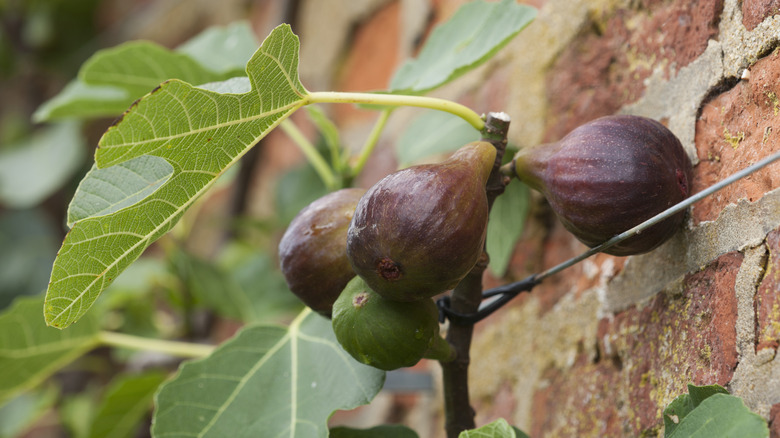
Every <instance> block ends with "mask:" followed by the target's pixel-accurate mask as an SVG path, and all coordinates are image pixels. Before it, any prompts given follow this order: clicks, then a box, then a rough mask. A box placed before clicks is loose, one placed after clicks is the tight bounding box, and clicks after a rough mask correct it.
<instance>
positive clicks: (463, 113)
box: [305, 91, 485, 131]
mask: <svg viewBox="0 0 780 438" xmlns="http://www.w3.org/2000/svg"><path fill="white" fill-rule="evenodd" d="M305 100H306V102H305V104H312V103H353V104H365V105H383V106H415V107H420V108H429V109H435V110H439V111H445V112H448V113H451V114H454V115H456V116H458V117H460V118H462V119H463V120H465V121H467V122H468V123H469V124H470V125H471V126H473V127H474V129H476V130H478V131H482V129H483V128H484V127H485V121H484V120H483V119H482V116H480V115H479V114H477V113H476V112H474V111H473V110H472V109H471V108H469V107H467V106H465V105H461V104H459V103H456V102H452V101H450V100H446V99H439V98H436V97H428V96H409V95H403V94H378V93H348V92H339V91H319V92H313V93H309V94H308V95H306V97H305Z"/></svg>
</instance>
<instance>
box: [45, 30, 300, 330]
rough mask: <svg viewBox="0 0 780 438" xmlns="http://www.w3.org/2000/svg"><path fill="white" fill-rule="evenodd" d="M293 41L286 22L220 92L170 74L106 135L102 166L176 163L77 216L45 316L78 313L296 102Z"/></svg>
mask: <svg viewBox="0 0 780 438" xmlns="http://www.w3.org/2000/svg"><path fill="white" fill-rule="evenodd" d="M298 45H299V43H298V38H297V37H296V36H295V35H294V34H293V33H292V32H291V31H290V28H289V26H287V25H282V26H279V27H277V28H276V29H275V30H274V31H273V32H272V33H271V35H269V37H268V38H267V39H266V40H265V42H264V43H263V45H262V46H261V47H260V49H258V51H257V53H256V54H255V56H254V57H253V58H252V59H251V60H250V61H249V63H248V64H247V72H248V73H249V77H250V82H251V83H252V91H251V92H248V93H246V94H242V95H222V94H219V93H215V92H211V91H206V90H203V89H198V88H195V87H193V86H191V85H189V84H187V83H185V82H182V81H179V80H170V81H168V82H166V83H164V84H163V85H161V86H160V88H159V89H157V90H156V91H155V92H154V93H152V94H150V95H148V96H147V97H146V98H144V99H141V100H140V101H139V102H138V103H137V104H136V105H134V106H133V108H132V109H131V110H129V111H128V112H127V113H126V114H125V115H124V117H123V118H122V120H121V121H119V122H118V123H117V124H116V125H114V126H113V127H111V128H110V129H109V130H108V131H107V132H106V133H105V134H104V135H103V138H102V139H101V140H100V144H99V149H98V151H97V152H96V154H95V161H96V164H97V167H98V168H104V167H109V166H112V165H115V164H120V163H122V162H125V161H127V160H130V159H132V158H136V157H140V156H143V155H153V156H158V157H161V158H164V159H166V160H167V161H168V162H169V163H170V164H171V165H172V166H173V168H174V172H173V174H172V175H171V177H170V178H169V179H168V181H167V182H166V183H165V184H163V185H162V186H161V187H160V188H159V189H157V191H155V192H154V193H153V194H151V195H149V196H148V197H147V198H145V199H143V200H142V201H140V202H139V203H137V204H135V205H133V206H131V207H127V208H125V209H123V210H120V211H118V212H115V213H113V214H110V215H105V216H100V217H98V218H87V219H84V220H81V221H79V222H76V223H75V224H74V226H73V229H72V230H71V232H70V233H69V234H68V236H67V237H66V239H65V241H64V242H63V244H62V248H61V249H60V253H59V255H58V256H57V259H56V260H55V262H54V267H53V268H52V277H51V281H50V286H49V290H48V291H47V295H46V304H45V310H44V315H45V317H46V322H47V324H49V325H51V326H54V327H60V328H64V327H67V326H68V325H70V324H72V323H73V322H75V321H77V320H78V319H79V318H80V317H81V316H82V315H83V314H84V313H85V312H86V311H87V309H89V307H90V306H91V305H92V303H94V301H95V300H96V299H97V297H98V295H99V294H100V293H101V292H102V291H103V289H105V287H106V286H108V285H109V284H110V283H111V281H113V279H114V278H116V276H117V275H119V273H120V272H122V271H123V270H124V269H125V268H126V267H127V266H128V265H129V264H130V263H132V262H133V261H134V260H135V259H137V258H138V257H139V256H140V255H141V253H142V252H143V251H144V249H146V247H148V246H149V245H150V244H151V243H152V242H154V241H155V240H157V239H158V238H159V237H160V236H162V235H163V234H165V233H166V232H167V231H169V230H170V229H171V228H172V227H173V226H174V225H175V224H176V222H177V221H178V220H179V218H181V215H182V214H183V213H184V211H186V210H187V209H188V208H189V207H190V206H191V205H192V203H193V202H194V201H195V200H196V199H197V198H198V197H199V196H200V195H201V194H203V193H204V192H205V191H206V190H208V188H209V187H210V186H211V185H212V184H213V183H214V181H215V180H216V178H217V177H219V176H220V175H221V174H222V173H224V172H225V171H226V170H227V168H228V167H230V166H231V165H233V164H234V163H235V162H236V161H237V160H238V159H239V158H240V157H241V156H242V155H244V154H245V153H246V152H247V151H248V150H249V148H251V147H252V146H253V145H254V144H255V143H256V142H257V141H258V140H260V139H261V138H262V137H264V136H265V135H266V134H267V133H268V132H270V131H271V130H272V129H273V128H274V127H276V125H277V124H278V123H279V122H281V121H282V120H283V119H284V118H286V117H287V116H289V115H290V114H291V113H292V112H294V111H295V110H296V109H298V108H299V107H300V106H301V105H302V101H303V96H305V95H306V90H305V89H304V88H303V85H301V83H300V81H299V80H298V73H297V66H298ZM160 108H169V109H170V110H169V111H167V112H166V111H162V112H161V111H159V109H160ZM173 108H175V109H176V110H175V111H174V110H172V109H173ZM106 248H110V251H106V250H105V249H106Z"/></svg>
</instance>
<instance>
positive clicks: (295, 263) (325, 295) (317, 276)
mask: <svg viewBox="0 0 780 438" xmlns="http://www.w3.org/2000/svg"><path fill="white" fill-rule="evenodd" d="M364 193H365V190H363V189H356V188H349V189H341V190H337V191H335V192H333V193H329V194H327V195H325V196H323V197H321V198H319V199H317V200H316V201H314V202H312V203H311V204H309V205H308V206H306V207H305V208H304V209H303V210H301V211H300V212H299V213H298V214H297V215H296V216H295V218H294V219H293V220H292V222H291V223H290V225H289V226H288V227H287V230H286V232H285V233H284V236H282V240H281V241H280V242H279V264H280V266H281V269H282V273H283V274H284V277H285V279H286V280H287V285H288V286H289V288H290V290H291V291H292V292H293V293H294V294H295V295H296V296H297V297H298V298H300V299H301V301H303V303H304V304H306V305H307V306H309V307H311V308H312V309H313V310H315V311H316V312H318V313H320V314H322V315H324V316H326V317H330V314H331V308H332V306H333V302H334V301H336V298H338V296H339V294H340V293H341V291H342V290H343V289H344V286H346V285H347V283H348V282H349V280H351V279H352V277H354V276H355V273H354V272H353V271H352V267H351V266H350V264H349V260H348V259H347V252H346V249H347V229H348V227H349V224H350V222H351V221H352V215H353V214H354V212H355V207H356V206H357V203H358V201H359V200H360V197H361V196H363V194H364Z"/></svg>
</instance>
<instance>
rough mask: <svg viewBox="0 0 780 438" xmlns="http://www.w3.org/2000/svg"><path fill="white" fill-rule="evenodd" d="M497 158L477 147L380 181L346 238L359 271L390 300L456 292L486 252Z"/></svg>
mask: <svg viewBox="0 0 780 438" xmlns="http://www.w3.org/2000/svg"><path fill="white" fill-rule="evenodd" d="M495 159H496V150H495V148H494V147H493V146H492V145H491V144H490V143H487V142H474V143H470V144H468V145H466V146H464V147H462V148H461V149H459V150H458V151H457V152H455V154H453V155H452V157H451V158H450V159H448V160H446V161H444V162H441V163H436V164H426V165H420V166H413V167H409V168H407V169H403V170H400V171H398V172H395V173H393V174H390V175H388V176H386V177H385V178H384V179H382V180H381V181H379V182H378V183H376V184H375V185H374V186H373V187H371V188H370V189H369V190H368V192H366V194H365V195H363V197H362V198H361V199H360V202H359V203H358V206H357V208H356V209H355V216H354V217H353V218H352V223H351V224H350V226H349V231H348V232H347V257H348V258H349V261H350V263H351V264H352V268H353V269H354V271H355V272H356V273H357V274H358V275H360V276H361V277H363V279H364V280H365V281H366V283H368V285H369V287H371V288H372V289H373V290H374V291H376V292H377V293H378V294H380V295H382V296H383V297H385V298H388V299H392V300H399V301H414V300H419V299H422V298H429V297H432V296H434V295H436V294H438V293H441V292H444V291H446V290H449V289H452V288H453V287H455V285H457V284H458V282H459V281H460V280H461V279H463V277H465V276H466V274H467V273H468V272H469V271H470V270H471V269H472V268H473V267H474V265H475V264H476V262H477V259H478V258H479V256H480V254H481V253H482V250H483V246H484V241H485V232H486V229H487V220H488V205H487V196H486V194H485V184H486V181H487V179H488V176H489V175H490V172H491V170H492V169H493V165H494V162H495Z"/></svg>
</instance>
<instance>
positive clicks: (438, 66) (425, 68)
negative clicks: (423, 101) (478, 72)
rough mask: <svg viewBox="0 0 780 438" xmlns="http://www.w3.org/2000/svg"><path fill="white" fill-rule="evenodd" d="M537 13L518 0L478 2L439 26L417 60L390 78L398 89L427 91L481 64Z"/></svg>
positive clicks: (417, 91) (459, 10)
mask: <svg viewBox="0 0 780 438" xmlns="http://www.w3.org/2000/svg"><path fill="white" fill-rule="evenodd" d="M535 16H536V9H533V8H531V7H529V6H526V5H520V4H517V2H515V1H514V0H503V1H502V2H500V3H487V2H484V1H474V2H471V3H467V4H465V5H464V6H462V7H461V8H460V9H458V11H457V12H456V13H455V15H454V16H453V17H452V18H450V19H449V20H448V21H447V22H446V23H445V24H443V25H441V26H439V27H437V28H436V29H435V30H434V31H433V32H432V33H431V36H430V37H429V38H428V41H427V42H426V43H425V46H424V47H423V48H422V50H420V55H419V56H418V57H417V59H414V60H409V61H407V62H406V64H404V65H403V66H401V68H400V69H399V70H398V72H396V74H395V76H393V79H392V80H391V81H390V89H391V90H393V91H394V92H403V93H418V94H421V93H425V92H426V91H429V90H432V89H434V88H437V87H440V86H442V85H444V84H445V83H447V82H449V81H451V80H453V79H455V78H457V77H458V76H460V75H462V74H464V73H466V72H467V71H469V70H472V69H474V68H475V67H477V66H479V65H481V64H482V63H484V62H485V61H487V60H488V59H490V58H491V57H492V56H493V55H495V54H496V52H498V51H499V50H500V49H501V48H502V47H504V46H505V45H506V44H507V43H508V42H509V41H511V39H512V38H513V37H514V36H515V35H517V33H518V32H520V31H521V30H522V29H523V28H524V27H525V26H527V25H528V24H529V23H530V22H531V21H532V20H533V19H534V17H535Z"/></svg>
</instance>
